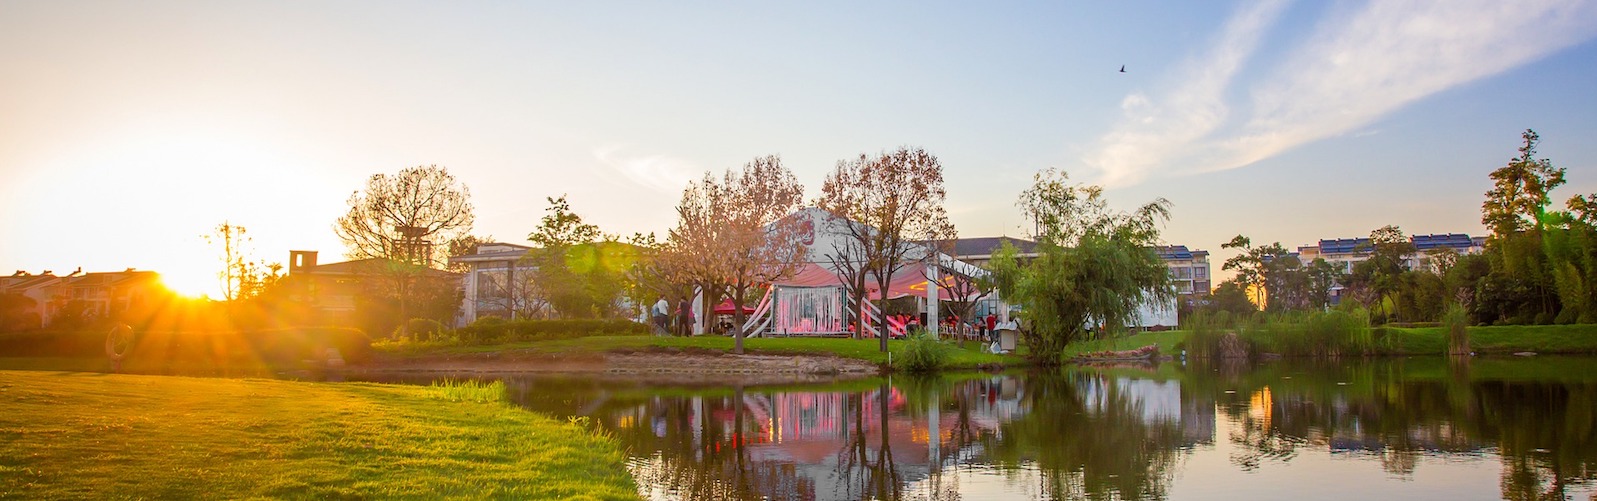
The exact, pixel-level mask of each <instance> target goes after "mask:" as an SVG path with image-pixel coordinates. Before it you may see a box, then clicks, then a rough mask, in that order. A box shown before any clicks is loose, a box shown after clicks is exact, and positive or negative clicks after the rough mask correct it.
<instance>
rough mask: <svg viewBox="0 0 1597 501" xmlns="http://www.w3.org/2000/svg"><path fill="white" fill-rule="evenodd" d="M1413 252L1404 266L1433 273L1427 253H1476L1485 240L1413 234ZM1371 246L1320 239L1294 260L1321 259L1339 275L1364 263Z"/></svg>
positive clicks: (1366, 241) (1361, 241)
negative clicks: (1444, 250)
mask: <svg viewBox="0 0 1597 501" xmlns="http://www.w3.org/2000/svg"><path fill="white" fill-rule="evenodd" d="M1409 241H1410V242H1412V243H1413V244H1414V248H1415V250H1416V251H1417V252H1415V253H1414V254H1410V255H1408V256H1406V257H1405V258H1404V265H1406V266H1407V267H1408V269H1411V270H1419V269H1428V270H1431V271H1436V267H1435V264H1434V263H1431V260H1430V258H1429V254H1430V253H1431V252H1432V251H1436V250H1440V249H1452V250H1453V251H1454V252H1457V253H1458V254H1460V255H1465V254H1479V253H1481V252H1482V251H1484V250H1485V249H1486V237H1470V236H1469V235H1465V234H1463V233H1443V234H1436V235H1414V236H1412V237H1409ZM1374 250H1375V249H1374V246H1372V245H1371V244H1370V239H1368V238H1338V239H1322V240H1320V242H1319V243H1318V244H1316V245H1301V246H1298V259H1300V260H1302V261H1303V264H1309V263H1312V262H1314V260H1315V259H1324V260H1325V261H1326V262H1328V263H1331V264H1333V265H1336V266H1337V267H1338V269H1340V270H1341V271H1342V272H1343V273H1347V272H1351V271H1353V265H1355V264H1358V263H1361V262H1364V261H1365V260H1367V259H1369V258H1370V254H1371V253H1373V252H1374Z"/></svg>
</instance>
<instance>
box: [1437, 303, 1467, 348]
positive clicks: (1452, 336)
mask: <svg viewBox="0 0 1597 501" xmlns="http://www.w3.org/2000/svg"><path fill="white" fill-rule="evenodd" d="M1442 325H1443V326H1445V327H1446V328H1447V354H1449V355H1468V354H1469V314H1468V313H1466V312H1465V311H1464V307H1463V306H1460V305H1456V304H1455V305H1452V306H1449V307H1448V308H1447V311H1446V312H1444V313H1442Z"/></svg>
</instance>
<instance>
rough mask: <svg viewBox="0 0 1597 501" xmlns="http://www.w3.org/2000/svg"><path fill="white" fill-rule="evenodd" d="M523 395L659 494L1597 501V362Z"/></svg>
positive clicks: (541, 383) (522, 385) (561, 385)
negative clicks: (597, 434) (624, 452)
mask: <svg viewBox="0 0 1597 501" xmlns="http://www.w3.org/2000/svg"><path fill="white" fill-rule="evenodd" d="M506 383H507V385H508V387H509V391H510V392H511V395H512V397H513V398H514V399H515V400H516V401H517V402H519V403H520V404H521V405H524V406H526V407H528V408H530V409H534V410H537V411H541V412H546V413H550V414H554V415H557V416H562V417H574V416H581V417H586V418H587V419H588V420H589V421H590V423H591V424H592V425H593V426H597V427H600V428H602V429H604V430H607V431H608V432H610V433H613V434H614V435H615V437H616V438H618V439H619V440H620V441H621V442H622V444H623V445H624V446H625V447H626V448H627V449H628V450H629V451H630V460H629V463H628V464H629V467H630V468H631V470H632V472H633V474H634V475H635V477H636V478H637V481H638V484H639V485H640V489H643V490H644V492H643V493H644V494H645V495H646V496H647V497H649V498H652V499H761V498H770V499H869V498H876V499H1220V498H1225V499H1285V498H1291V499H1299V500H1307V499H1336V500H1346V499H1445V500H1462V499H1499V498H1509V499H1597V359H1593V358H1573V357H1558V358H1552V357H1542V358H1535V359H1475V360H1470V361H1468V362H1464V363H1456V362H1449V361H1447V360H1445V359H1441V358H1412V359H1388V360H1377V361H1352V362H1348V361H1344V362H1340V363H1304V362H1291V361H1277V362H1271V363H1265V364H1262V365H1257V366H1247V367H1243V366H1224V367H1207V366H1197V365H1182V364H1172V363H1166V364H1163V365H1159V366H1128V367H1106V368H1080V367H1074V368H1065V369H1060V370H1057V371H1049V372H1046V373H1017V374H1004V375H990V374H955V375H947V376H943V377H939V378H929V379H928V378H912V377H904V376H894V377H892V378H880V379H871V380H865V381H853V382H843V383H837V384H831V385H811V386H795V387H739V386H700V387H686V386H680V385H679V386H656V385H650V384H646V383H637V382H605V381H595V380H584V379H562V378H526V379H508V380H506Z"/></svg>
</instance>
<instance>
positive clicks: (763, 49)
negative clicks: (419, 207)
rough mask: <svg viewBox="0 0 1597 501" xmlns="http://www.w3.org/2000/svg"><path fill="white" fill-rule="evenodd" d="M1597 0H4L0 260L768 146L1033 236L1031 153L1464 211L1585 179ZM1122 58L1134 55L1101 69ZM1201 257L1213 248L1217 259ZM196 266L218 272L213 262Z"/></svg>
mask: <svg viewBox="0 0 1597 501" xmlns="http://www.w3.org/2000/svg"><path fill="white" fill-rule="evenodd" d="M1594 38H1597V3H1594V2H1589V1H1588V2H1561V1H1548V2H1494V1H1448V2H1436V3H1433V4H1427V3H1421V2H1373V3H1363V2H1295V3H1293V2H1238V3H1221V2H1202V3H1198V2H1186V3H1177V4H1175V5H1169V4H1162V3H1152V2H1147V3H1129V2H1116V3H1103V4H1090V5H1088V4H1054V3H1050V4H1043V5H1036V4H1007V5H1006V4H986V5H971V4H957V3H892V4H889V3H881V4H866V5H861V4H859V3H843V2H838V3H816V2H807V3H803V4H791V5H771V4H734V3H650V2H638V3H619V2H560V3H553V2H551V3H507V2H493V3H488V2H453V3H442V2H414V3H413V2H122V3H118V2H106V3H96V2H18V1H10V0H3V1H0V61H4V62H5V64H0V89H3V90H4V91H3V92H0V211H3V212H0V213H3V214H4V216H3V217H0V235H5V236H6V237H5V238H4V239H0V266H6V267H7V268H5V269H6V270H8V271H9V270H10V269H26V270H29V271H33V272H38V271H41V270H43V269H52V270H55V271H57V272H58V273H65V272H67V271H70V270H71V269H73V268H75V267H77V266H83V267H84V268H85V269H86V270H119V269H122V268H126V267H130V266H131V267H138V268H141V269H155V270H157V271H161V272H163V273H164V274H166V275H168V276H169V277H170V278H172V279H173V280H174V281H176V282H180V283H183V284H190V285H188V286H187V288H188V289H189V290H196V289H197V288H200V287H203V286H204V285H203V284H207V283H209V282H210V281H211V277H210V274H211V273H212V272H213V270H214V269H215V268H216V263H215V260H214V256H215V252H214V251H213V250H212V249H210V248H208V247H207V245H206V244H205V242H204V240H202V239H201V238H200V235H201V234H203V233H206V232H207V231H208V230H209V229H210V228H211V227H214V226H215V225H216V224H218V223H220V222H221V221H223V220H230V221H232V222H233V223H237V224H242V225H245V226H246V227H248V228H249V229H250V232H251V234H252V235H253V236H254V246H255V252H256V255H257V256H258V257H261V258H266V259H270V260H282V259H285V258H286V255H287V251H288V250H290V249H308V250H320V251H322V252H323V254H324V255H326V257H324V258H323V261H330V260H335V259H336V258H337V255H339V254H341V253H342V249H341V246H340V244H339V243H338V241H337V239H336V237H335V236H334V235H333V233H332V230H331V225H332V223H333V221H334V219H336V218H337V217H338V216H340V215H341V214H343V212H344V211H345V210H346V208H347V205H346V204H345V199H346V198H347V197H348V196H349V194H350V193H351V192H353V191H355V190H357V189H359V188H360V187H361V186H362V185H363V180H364V178H366V177H367V176H369V175H371V174H374V173H379V172H394V171H397V170H398V169H400V168H402V167H406V166H412V165H420V164H438V165H443V166H446V167H448V168H449V169H450V171H451V172H452V173H454V174H455V175H456V176H457V178H459V179H460V180H461V181H463V182H464V183H466V184H467V185H468V186H469V187H470V189H471V192H472V196H473V201H474V202H475V205H476V209H477V225H476V233H478V234H483V235H492V236H494V237H496V238H498V239H500V240H504V241H512V242H520V241H522V240H523V239H524V238H525V235H526V234H527V233H528V232H530V231H531V229H532V228H533V226H535V225H536V224H537V220H538V218H539V217H540V216H541V214H542V210H543V208H544V207H545V206H546V205H547V204H546V203H545V201H544V197H548V196H558V195H560V194H562V193H566V194H569V195H570V201H571V203H572V206H573V208H574V209H575V210H577V211H578V213H580V214H582V215H583V216H584V217H585V218H587V219H589V220H590V221H592V222H594V223H597V224H599V225H600V226H601V228H602V229H604V230H605V231H608V232H613V233H622V234H630V233H632V232H639V231H641V232H657V233H662V234H663V233H664V231H665V230H666V229H667V228H669V227H670V226H671V225H672V224H673V223H674V221H675V216H674V213H673V211H672V208H673V206H674V205H675V203H676V201H677V199H678V198H679V197H680V194H681V189H682V188H683V187H684V186H685V184H686V182H687V180H688V179H691V178H696V177H697V176H699V175H701V174H702V173H703V172H704V171H706V170H713V171H716V172H719V171H721V170H723V169H726V168H733V167H737V166H739V165H741V164H742V163H743V162H745V161H747V160H749V159H751V158H753V157H755V156H758V155H766V154H779V155H781V156H782V158H783V160H784V163H785V164H786V165H787V166H788V167H789V168H791V169H793V170H794V171H795V173H796V174H797V175H798V177H799V179H800V180H801V181H802V182H804V183H805V184H806V185H807V186H808V188H809V191H810V193H811V195H812V196H813V195H814V194H816V193H818V192H819V187H820V186H819V185H820V182H821V180H822V179H823V178H824V176H825V173H826V172H827V171H829V170H830V169H831V168H832V167H833V166H834V165H835V163H836V162H837V161H838V160H839V159H843V158H847V157H850V156H854V155H858V154H859V153H861V152H876V151H880V150H883V149H890V148H894V147H897V146H899V145H912V146H920V147H924V148H926V149H927V150H929V151H931V152H933V153H935V154H937V155H938V156H939V157H940V158H941V159H942V160H943V163H944V167H945V169H946V172H945V176H946V179H947V182H948V193H949V200H948V205H949V209H950V213H951V214H952V217H953V219H954V222H955V224H956V225H957V226H958V227H959V229H960V231H961V233H962V234H963V235H966V236H990V235H998V234H1008V235H1021V234H1023V230H1022V229H1021V228H1022V226H1023V222H1022V220H1021V217H1020V215H1019V214H1018V212H1017V211H1016V209H1015V205H1014V201H1015V198H1016V196H1017V195H1018V194H1019V192H1020V191H1021V190H1022V189H1024V188H1025V187H1026V186H1027V185H1028V184H1029V182H1030V180H1031V176H1032V174H1033V173H1035V172H1037V171H1039V170H1042V169H1045V168H1048V167H1058V168H1060V169H1063V170H1065V171H1067V172H1069V173H1070V174H1071V176H1072V178H1073V179H1076V180H1079V181H1082V182H1089V183H1095V184H1105V185H1107V186H1109V187H1110V190H1109V191H1108V195H1109V198H1110V200H1111V202H1112V203H1115V204H1117V205H1122V206H1126V207H1129V206H1132V205H1135V204H1140V203H1143V202H1146V201H1148V200H1150V199H1152V198H1153V197H1164V198H1167V199H1170V200H1171V201H1172V202H1173V203H1174V206H1175V207H1174V214H1175V217H1174V220H1173V221H1171V223H1170V225H1169V227H1168V228H1167V230H1166V240H1167V241H1169V242H1171V243H1177V244H1186V245H1188V246H1191V247H1194V248H1205V249H1209V250H1211V251H1213V252H1215V254H1216V256H1217V257H1220V258H1224V257H1226V256H1227V255H1229V252H1224V251H1221V249H1219V245H1220V243H1222V242H1225V241H1227V240H1229V239H1230V237H1231V236H1233V235H1236V234H1238V233H1242V234H1246V235H1248V236H1250V237H1252V238H1253V239H1254V240H1255V241H1257V242H1274V241H1280V242H1282V243H1283V244H1286V245H1288V246H1296V245H1301V244H1306V243H1311V242H1313V241H1314V240H1316V239H1318V238H1334V237H1351V236H1360V235H1365V234H1367V233H1368V232H1369V231H1370V230H1372V229H1375V228H1377V227H1380V226H1382V225H1386V224H1396V225H1399V226H1401V227H1402V228H1403V229H1404V230H1405V231H1407V232H1409V233H1445V232H1465V233H1471V234H1481V233H1482V232H1483V229H1482V227H1481V225H1480V223H1479V219H1480V216H1479V207H1480V203H1481V201H1482V194H1483V193H1484V192H1485V191H1486V190H1487V189H1488V188H1489V183H1488V180H1487V177H1486V175H1487V173H1489V172H1490V171H1491V170H1492V169H1494V168H1496V167H1498V166H1501V165H1503V164H1504V163H1505V162H1506V160H1507V159H1508V158H1509V157H1511V156H1512V155H1513V154H1514V153H1515V148H1516V147H1518V145H1519V133H1520V132H1521V131H1523V130H1524V129H1525V128H1534V129H1536V130H1537V131H1538V132H1540V133H1541V135H1542V139H1543V142H1542V146H1541V156H1544V157H1548V158H1551V159H1552V160H1553V162H1554V163H1555V164H1556V165H1558V166H1560V167H1564V168H1566V169H1568V171H1569V180H1570V182H1569V184H1568V185H1566V186H1565V187H1563V188H1561V189H1560V190H1558V191H1557V192H1555V195H1556V197H1555V198H1556V199H1557V200H1559V201H1560V203H1561V201H1562V200H1563V199H1567V198H1568V197H1569V196H1571V195H1574V194H1577V193H1593V192H1597V143H1594V142H1593V141H1592V139H1593V138H1597V92H1592V90H1591V89H1597V64H1593V63H1597V42H1594ZM1121 65H1125V66H1126V72H1125V73H1120V72H1119V71H1118V70H1119V69H1120V66H1121ZM1216 271H1217V272H1218V265H1216ZM213 290H214V289H213Z"/></svg>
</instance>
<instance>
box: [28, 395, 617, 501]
mask: <svg viewBox="0 0 1597 501" xmlns="http://www.w3.org/2000/svg"><path fill="white" fill-rule="evenodd" d="M0 408H3V409H4V411H3V412H0V450H4V451H5V453H4V454H0V498H13V497H16V498H49V499H62V498H71V499H107V498H134V499H138V498H143V499H173V498H213V499H214V498H229V499H232V498H252V497H254V498H258V497H270V498H317V499H323V498H374V497H375V498H425V499H431V498H440V497H467V498H512V499H548V498H574V499H637V494H636V490H635V486H634V484H633V481H632V478H631V477H630V476H629V475H628V474H627V471H626V469H625V467H624V464H623V459H624V458H623V455H622V454H621V452H620V451H618V450H617V444H616V443H615V441H614V440H612V439H609V438H606V437H602V436H597V435H594V434H592V433H590V432H589V431H588V430H586V429H585V428H583V427H581V426H578V425H575V424H571V423H562V422H558V421H555V420H553V419H550V418H548V417H545V416H541V415H537V414H534V413H531V412H527V411H525V410H522V409H519V408H516V407H512V406H511V405H509V404H507V403H505V402H504V401H503V391H502V387H490V388H436V387H434V388H428V387H417V386H398V385H379V384H365V383H300V382H290V381H271V380H240V379H206V378H187V377H167V376H130V375H115V374H86V373H56V372H32V371H0Z"/></svg>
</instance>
